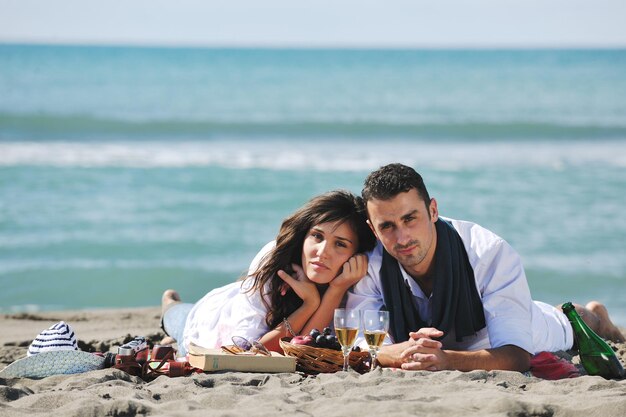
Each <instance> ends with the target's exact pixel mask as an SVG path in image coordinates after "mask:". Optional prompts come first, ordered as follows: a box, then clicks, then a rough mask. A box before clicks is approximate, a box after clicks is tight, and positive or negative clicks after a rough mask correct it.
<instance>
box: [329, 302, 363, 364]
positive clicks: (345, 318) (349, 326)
mask: <svg viewBox="0 0 626 417" xmlns="http://www.w3.org/2000/svg"><path fill="white" fill-rule="evenodd" d="M334 319H335V333H336V334H337V340H338V341H339V344H340V345H341V352H342V353H343V370H344V371H347V370H348V369H349V366H348V364H349V356H350V351H351V350H352V347H353V346H354V342H355V341H356V336H357V333H358V332H359V310H350V309H347V308H337V309H335V317H334Z"/></svg>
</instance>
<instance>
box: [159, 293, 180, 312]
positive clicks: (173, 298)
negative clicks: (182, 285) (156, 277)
mask: <svg viewBox="0 0 626 417" xmlns="http://www.w3.org/2000/svg"><path fill="white" fill-rule="evenodd" d="M180 301H181V300H180V295H179V294H178V292H177V291H175V290H165V292H164V293H163V296H161V310H163V309H164V308H165V307H166V306H168V305H170V304H172V303H179V302H180Z"/></svg>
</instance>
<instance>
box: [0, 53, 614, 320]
mask: <svg viewBox="0 0 626 417" xmlns="http://www.w3.org/2000/svg"><path fill="white" fill-rule="evenodd" d="M389 162H403V163H406V164H408V165H411V166H413V167H415V168H416V169H417V170H418V171H419V172H420V173H422V175H423V176H424V178H425V180H426V183H427V185H428V187H429V191H430V193H431V195H432V196H433V197H435V198H436V199H437V200H438V203H439V209H440V212H441V214H443V215H445V216H449V217H454V218H459V219H466V220H471V221H475V222H478V223H480V224H482V225H483V226H485V227H487V228H489V229H491V230H493V231H494V232H496V233H498V234H499V235H501V236H502V237H503V238H505V239H506V240H507V241H509V242H510V243H511V244H512V245H513V246H514V247H515V248H516V249H517V250H518V252H519V253H520V255H521V256H522V259H523V260H524V264H525V267H526V274H527V276H528V280H529V285H530V288H531V291H532V293H533V296H534V298H535V299H539V300H543V301H546V302H549V303H554V304H556V303H560V302H563V301H567V300H572V301H574V302H579V303H584V302H585V301H587V300H590V299H598V300H601V301H603V302H604V303H606V304H607V306H608V307H609V309H610V311H611V313H612V315H613V316H614V317H615V319H616V321H617V322H618V323H619V324H621V325H623V326H626V250H625V243H626V216H625V215H624V210H625V209H626V51H624V50H595V51H594V50H584V51H577V50H565V51H559V50H541V51H534V50H524V51H506V50H502V51H449V50H445V51H443V50H442V51H438V50H424V51H409V50H371V51H370V50H278V49H275V50H274V49H267V50H254V49H176V48H163V49H159V48H122V47H115V48H109V47H62V46H26V45H0V288H2V290H1V291H0V311H2V312H20V311H38V310H63V309H82V308H100V307H126V306H148V305H158V304H159V302H160V296H161V293H162V292H163V290H165V289H167V288H176V289H178V290H179V291H180V292H181V295H182V297H183V299H184V300H189V301H195V300H197V299H198V298H200V297H201V296H202V295H204V294H205V293H206V292H207V291H209V290H210V289H212V288H215V287H216V286H219V285H223V284H225V283H227V282H231V281H233V280H235V279H237V278H238V277H239V276H240V275H241V273H242V272H243V271H245V270H246V269H247V267H248V264H249V262H250V261H251V259H252V258H253V256H254V255H255V254H256V252H257V251H258V250H259V249H260V248H261V247H262V246H263V245H264V244H265V243H266V242H267V241H269V240H271V239H273V237H274V236H275V234H276V233H277V231H278V228H279V226H280V222H281V220H282V219H283V218H284V217H285V216H287V215H288V214H290V213H291V212H292V211H293V210H295V209H296V208H297V207H299V206H300V205H301V204H303V203H304V202H305V201H306V200H307V199H308V198H310V197H312V196H313V195H315V194H318V193H321V192H324V191H327V190H331V189H336V188H345V189H349V190H351V191H353V192H355V193H358V192H360V189H361V186H362V182H363V179H364V178H365V176H366V175H367V174H368V172H370V171H371V170H373V169H376V168H377V167H379V166H380V165H383V164H386V163H389Z"/></svg>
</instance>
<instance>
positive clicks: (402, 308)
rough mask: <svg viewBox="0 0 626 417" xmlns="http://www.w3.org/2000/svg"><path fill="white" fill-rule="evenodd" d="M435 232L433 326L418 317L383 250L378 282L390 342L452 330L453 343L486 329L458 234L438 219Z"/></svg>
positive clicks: (395, 267) (396, 266)
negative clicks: (425, 329)
mask: <svg viewBox="0 0 626 417" xmlns="http://www.w3.org/2000/svg"><path fill="white" fill-rule="evenodd" d="M435 227H436V228H437V248H436V250H435V258H434V262H435V265H434V268H433V283H434V284H433V293H432V323H426V322H425V321H424V320H422V318H421V317H420V315H419V312H418V310H417V307H416V306H415V304H414V301H413V296H412V295H411V291H410V289H408V288H407V286H406V283H405V281H404V278H403V276H402V272H401V271H400V265H399V264H398V261H397V260H396V259H395V258H394V257H393V256H391V255H389V253H387V251H386V250H385V249H383V262H382V266H381V268H380V279H381V282H382V287H383V288H382V289H383V300H384V303H385V306H386V308H387V310H388V311H389V319H390V322H391V323H390V329H389V333H390V334H391V336H392V337H393V340H394V341H395V342H396V343H398V342H404V341H406V340H408V338H409V332H414V331H417V330H419V329H420V328H422V327H435V328H437V329H439V330H441V331H443V332H444V336H445V335H447V334H448V333H449V332H450V331H451V330H452V329H454V332H455V335H456V340H457V341H458V342H460V341H461V340H462V339H463V337H465V336H469V335H473V334H476V332H477V331H478V330H480V329H482V328H484V327H485V326H486V323H485V313H484V311H483V303H482V301H481V299H480V295H479V294H478V290H477V289H476V283H475V279H474V270H473V269H472V266H471V265H470V262H469V258H468V257H467V252H466V251H465V247H464V246H463V241H462V240H461V236H459V234H458V232H457V231H456V230H455V229H454V227H452V225H450V224H449V223H448V222H445V221H443V220H441V219H438V220H437V222H436V223H435Z"/></svg>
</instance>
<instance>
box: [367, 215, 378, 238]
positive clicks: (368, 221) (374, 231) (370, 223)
mask: <svg viewBox="0 0 626 417" xmlns="http://www.w3.org/2000/svg"><path fill="white" fill-rule="evenodd" d="M366 223H367V225H368V226H369V227H370V230H371V231H372V233H374V236H376V239H378V235H377V234H376V229H374V226H373V225H372V222H371V221H370V219H367V220H366Z"/></svg>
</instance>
